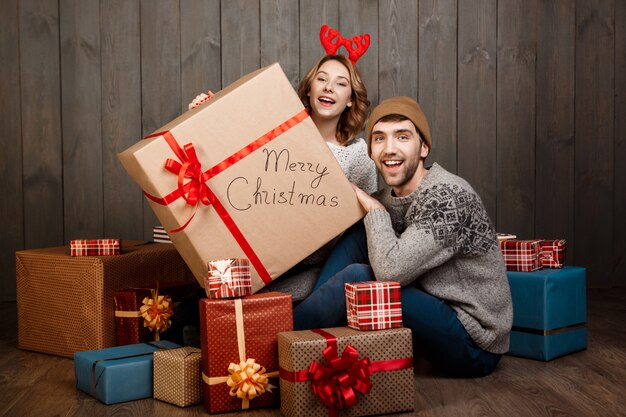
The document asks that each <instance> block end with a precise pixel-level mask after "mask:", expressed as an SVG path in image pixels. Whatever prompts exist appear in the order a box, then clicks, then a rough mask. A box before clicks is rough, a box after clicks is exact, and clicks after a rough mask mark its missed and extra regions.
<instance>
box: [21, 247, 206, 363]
mask: <svg viewBox="0 0 626 417" xmlns="http://www.w3.org/2000/svg"><path fill="white" fill-rule="evenodd" d="M122 247H123V251H122V254H121V255H116V256H98V257H87V256H86V257H71V256H70V250H69V247H68V246H59V247H53V248H44V249H30V250H23V251H18V252H16V254H15V264H16V278H17V280H16V287H17V319H18V320H17V322H18V333H17V337H18V347H19V348H20V349H26V350H32V351H36V352H42V353H49V354H53V355H59V356H65V357H68V358H71V357H72V355H73V353H74V352H78V351H84V350H93V349H102V348H105V347H109V346H115V305H114V302H113V293H114V291H116V290H120V289H122V288H127V287H129V286H134V287H146V286H148V285H150V284H152V283H154V282H156V281H159V282H161V283H166V282H171V281H185V280H186V281H187V282H192V283H195V279H194V277H193V275H192V274H191V272H190V271H189V268H188V267H187V265H185V262H184V261H183V259H182V258H181V257H180V255H179V254H178V252H177V251H176V249H175V248H174V247H173V246H172V245H168V244H165V243H148V244H145V242H140V241H123V242H122Z"/></svg>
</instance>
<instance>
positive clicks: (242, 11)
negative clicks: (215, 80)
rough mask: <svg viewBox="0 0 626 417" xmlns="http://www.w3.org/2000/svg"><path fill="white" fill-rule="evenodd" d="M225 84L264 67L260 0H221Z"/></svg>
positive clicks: (223, 77)
mask: <svg viewBox="0 0 626 417" xmlns="http://www.w3.org/2000/svg"><path fill="white" fill-rule="evenodd" d="M221 16H222V18H221V22H222V86H223V87H226V86H227V85H229V84H231V83H232V82H234V81H237V80H238V79H239V78H240V77H241V76H243V75H245V74H247V73H249V72H251V71H254V70H256V69H258V68H260V67H261V29H260V26H259V25H260V20H261V19H260V5H259V0H222V7H221Z"/></svg>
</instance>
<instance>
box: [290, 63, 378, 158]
mask: <svg viewBox="0 0 626 417" xmlns="http://www.w3.org/2000/svg"><path fill="white" fill-rule="evenodd" d="M331 60H335V61H337V62H339V63H341V64H343V66H344V67H346V68H347V69H348V73H349V74H350V84H351V87H352V96H351V97H350V98H351V100H352V106H351V107H346V108H345V109H344V111H343V113H341V117H340V118H339V122H337V142H339V143H340V144H342V145H344V146H345V145H349V144H350V143H351V142H352V141H353V140H354V139H355V138H356V135H357V134H358V133H359V132H360V131H362V130H363V128H364V127H365V121H366V119H367V112H368V109H369V107H370V101H369V100H368V99H367V89H366V88H365V84H363V80H362V79H361V74H359V71H358V70H357V69H356V67H355V66H354V65H353V64H352V62H350V60H349V59H348V58H347V57H345V56H344V55H326V56H323V57H322V58H320V59H319V61H317V63H316V64H315V65H313V67H312V68H311V69H310V70H309V72H308V73H307V74H306V75H305V76H304V78H303V79H302V81H300V85H299V86H298V96H300V100H302V104H304V107H306V109H307V110H308V111H309V112H310V111H311V104H310V102H309V96H308V94H309V91H311V83H312V82H313V79H314V78H315V76H316V75H317V72H318V71H319V69H320V67H321V66H322V65H323V64H324V63H325V62H327V61H331Z"/></svg>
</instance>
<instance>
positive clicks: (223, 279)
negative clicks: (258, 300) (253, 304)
mask: <svg viewBox="0 0 626 417" xmlns="http://www.w3.org/2000/svg"><path fill="white" fill-rule="evenodd" d="M208 267H209V273H208V276H207V277H206V278H205V281H204V289H205V290H206V293H207V296H208V297H209V298H234V297H245V296H246V295H250V294H252V278H251V276H250V262H248V260H247V259H245V258H242V259H219V260H216V261H209V262H208Z"/></svg>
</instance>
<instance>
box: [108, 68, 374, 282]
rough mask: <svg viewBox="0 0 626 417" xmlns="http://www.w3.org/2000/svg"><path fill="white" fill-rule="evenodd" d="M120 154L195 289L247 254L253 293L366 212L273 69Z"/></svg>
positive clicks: (246, 78) (284, 81)
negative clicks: (215, 263)
mask: <svg viewBox="0 0 626 417" xmlns="http://www.w3.org/2000/svg"><path fill="white" fill-rule="evenodd" d="M118 156H119V159H120V161H121V163H122V165H123V166H124V168H125V169H126V171H128V173H129V175H130V176H131V177H132V178H133V179H134V180H135V181H136V182H137V183H138V184H139V186H140V187H141V189H142V190H143V191H144V194H145V195H146V197H147V198H148V203H149V204H150V207H151V208H152V209H153V210H154V212H155V214H156V216H157V218H158V219H159V222H160V224H161V225H162V226H163V227H164V228H165V230H167V232H168V234H169V236H170V239H171V240H172V243H173V244H174V245H175V246H176V248H177V249H178V251H179V252H180V254H181V256H182V257H183V258H184V259H185V261H186V262H187V264H188V265H189V267H190V268H191V270H192V271H193V273H194V275H195V276H196V279H197V280H198V282H199V283H200V284H201V285H202V284H203V283H204V278H205V276H206V274H207V261H208V260H212V259H228V258H247V259H248V260H249V261H250V265H251V268H250V273H251V276H252V292H253V293H255V292H257V291H258V290H259V289H261V288H262V287H264V286H266V285H267V284H269V283H270V282H272V280H274V279H276V278H277V277H278V276H280V275H281V274H283V273H284V272H286V271H287V270H289V269H290V268H291V267H293V266H294V265H295V264H297V263H298V262H300V261H301V260H302V259H304V258H306V257H307V256H308V255H310V254H311V253H313V252H314V251H315V250H317V249H318V248H320V247H322V246H323V245H325V244H326V243H327V242H329V241H331V240H332V239H333V238H335V237H336V236H338V235H339V234H340V233H341V232H343V231H344V230H345V229H346V228H348V227H349V226H350V225H352V224H354V223H355V222H357V221H358V220H359V219H360V218H361V217H363V215H364V211H363V209H362V207H361V205H360V204H359V202H358V200H357V199H356V195H355V194H354V190H353V189H352V187H351V185H350V183H349V182H348V180H347V179H346V176H345V175H344V173H343V171H342V169H341V167H340V166H339V164H338V162H337V160H336V159H335V157H334V156H333V154H332V152H331V151H330V149H329V148H328V146H327V145H326V143H325V142H324V140H323V138H322V137H321V135H320V133H319V130H318V129H317V128H316V127H315V124H314V123H313V121H312V120H311V117H309V115H308V113H307V111H306V109H305V108H304V106H303V105H302V102H301V100H300V98H299V97H298V95H297V94H296V92H295V91H294V89H293V87H292V86H291V83H290V82H289V80H288V79H287V77H286V76H285V74H284V72H283V71H282V69H281V68H280V65H278V64H273V65H270V66H268V67H265V68H261V69H259V70H257V71H254V72H253V73H250V74H248V75H246V76H244V77H242V78H241V79H239V80H238V81H236V82H235V83H233V84H231V85H229V86H228V87H226V88H224V89H223V90H221V91H219V92H217V93H216V94H215V95H214V96H213V98H212V99H211V100H208V101H207V102H206V103H203V104H202V105H200V106H198V107H195V108H193V109H191V110H189V111H187V112H185V113H184V114H182V115H181V116H179V117H178V118H176V119H175V120H173V121H171V122H170V123H168V124H167V125H165V126H163V127H162V128H161V129H159V130H158V131H157V132H155V133H153V134H151V135H149V136H148V137H146V138H144V139H143V140H140V141H138V142H137V143H136V144H134V145H133V146H131V147H130V148H128V149H127V150H125V151H124V152H122V153H120V154H119V155H118Z"/></svg>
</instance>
